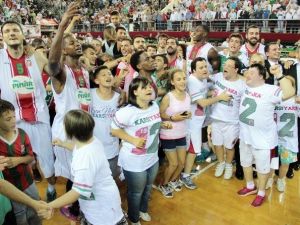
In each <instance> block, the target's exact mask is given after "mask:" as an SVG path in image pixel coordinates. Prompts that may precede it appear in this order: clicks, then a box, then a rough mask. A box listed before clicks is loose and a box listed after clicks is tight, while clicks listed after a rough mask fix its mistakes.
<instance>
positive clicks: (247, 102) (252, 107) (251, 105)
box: [240, 98, 257, 126]
mask: <svg viewBox="0 0 300 225" xmlns="http://www.w3.org/2000/svg"><path fill="white" fill-rule="evenodd" d="M242 105H243V106H246V107H247V106H248V108H247V109H246V110H245V111H244V112H242V113H241V114H240V121H241V122H243V123H245V124H247V125H249V126H254V119H249V118H248V117H249V116H250V115H251V114H252V113H254V112H255V111H256V107H257V104H256V102H255V100H254V99H252V98H245V99H244V101H243V103H242Z"/></svg>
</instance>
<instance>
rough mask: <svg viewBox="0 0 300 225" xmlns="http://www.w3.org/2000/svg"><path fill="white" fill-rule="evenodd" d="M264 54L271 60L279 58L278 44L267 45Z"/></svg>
mask: <svg viewBox="0 0 300 225" xmlns="http://www.w3.org/2000/svg"><path fill="white" fill-rule="evenodd" d="M266 56H267V57H268V59H271V60H279V59H280V46H279V44H271V45H270V46H269V50H268V52H266Z"/></svg>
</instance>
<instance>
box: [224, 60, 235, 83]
mask: <svg viewBox="0 0 300 225" xmlns="http://www.w3.org/2000/svg"><path fill="white" fill-rule="evenodd" d="M223 75H224V78H225V80H231V79H235V78H236V77H237V76H238V69H237V68H235V61H233V60H231V59H228V60H227V61H226V62H225V65H224V72H223Z"/></svg>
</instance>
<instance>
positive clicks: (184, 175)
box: [182, 173, 190, 178]
mask: <svg viewBox="0 0 300 225" xmlns="http://www.w3.org/2000/svg"><path fill="white" fill-rule="evenodd" d="M188 176H190V174H189V173H182V177H183V178H186V177H188Z"/></svg>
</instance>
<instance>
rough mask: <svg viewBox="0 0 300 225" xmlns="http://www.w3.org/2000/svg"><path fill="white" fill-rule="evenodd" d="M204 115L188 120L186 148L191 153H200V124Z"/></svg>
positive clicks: (201, 124)
mask: <svg viewBox="0 0 300 225" xmlns="http://www.w3.org/2000/svg"><path fill="white" fill-rule="evenodd" d="M204 120H205V117H204V116H203V117H202V116H201V117H200V116H199V117H197V118H192V119H191V120H189V128H188V135H187V138H186V143H187V150H188V152H189V153H192V154H201V146H202V126H203V123H204Z"/></svg>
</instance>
